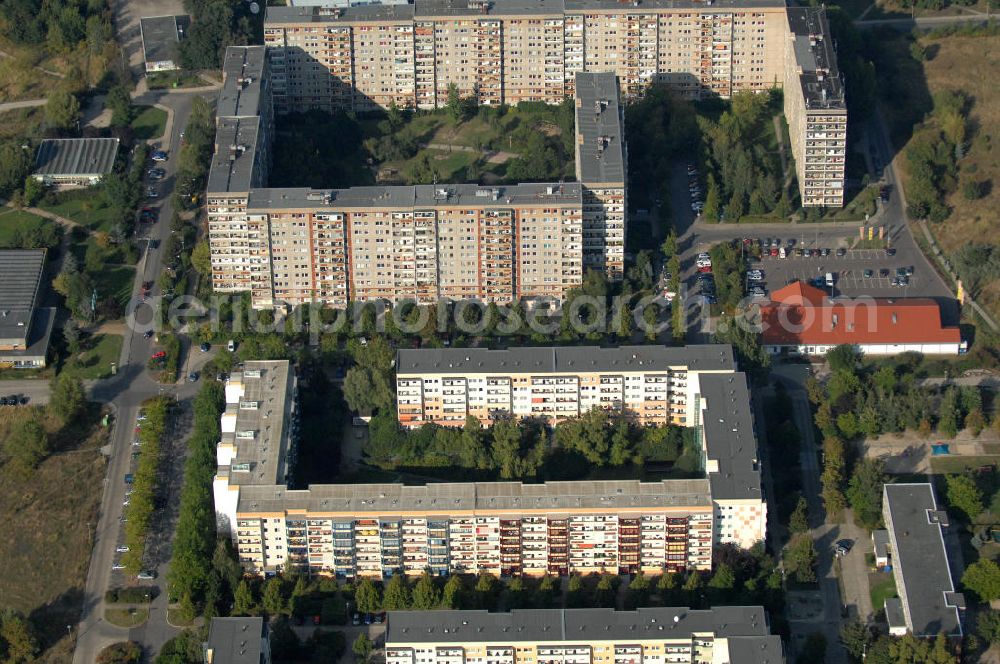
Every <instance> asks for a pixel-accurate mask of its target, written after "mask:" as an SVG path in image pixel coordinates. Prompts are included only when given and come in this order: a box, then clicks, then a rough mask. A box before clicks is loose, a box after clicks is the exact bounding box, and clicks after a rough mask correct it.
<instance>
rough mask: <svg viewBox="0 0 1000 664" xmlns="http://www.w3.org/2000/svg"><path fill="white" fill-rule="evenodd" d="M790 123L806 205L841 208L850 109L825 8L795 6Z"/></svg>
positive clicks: (791, 13)
mask: <svg viewBox="0 0 1000 664" xmlns="http://www.w3.org/2000/svg"><path fill="white" fill-rule="evenodd" d="M788 25H789V34H788V38H787V39H786V45H785V49H786V55H785V68H786V71H785V81H786V84H785V95H784V102H785V118H786V119H787V120H788V135H789V138H790V139H791V142H792V155H794V157H795V168H796V175H797V176H798V179H799V193H800V195H801V197H802V205H804V206H811V207H841V206H843V204H844V168H845V165H846V163H847V104H846V103H845V100H844V83H843V81H842V80H841V79H840V74H839V73H838V70H837V53H836V50H835V49H834V44H833V41H832V39H831V37H830V29H829V25H828V24H827V20H826V12H825V11H824V10H823V9H822V8H821V7H789V8H788Z"/></svg>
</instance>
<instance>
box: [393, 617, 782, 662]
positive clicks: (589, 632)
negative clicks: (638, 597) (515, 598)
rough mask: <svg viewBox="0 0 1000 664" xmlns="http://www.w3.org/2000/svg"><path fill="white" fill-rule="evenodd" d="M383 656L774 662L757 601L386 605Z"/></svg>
mask: <svg viewBox="0 0 1000 664" xmlns="http://www.w3.org/2000/svg"><path fill="white" fill-rule="evenodd" d="M385 661H386V664H456V663H457V662H489V663H490V664H517V663H519V662H539V663H543V662H560V663H562V664H591V663H592V662H604V663H607V664H611V663H612V662H613V663H615V664H641V663H642V662H670V663H672V664H701V663H703V662H712V663H713V664H765V663H767V664H781V663H782V662H784V661H785V657H784V651H783V648H782V645H781V638H780V637H778V636H775V635H772V634H771V633H770V628H769V625H768V620H767V614H766V612H765V611H764V609H763V608H762V607H759V606H720V607H715V608H712V609H707V610H696V609H688V608H674V607H656V608H640V609H636V610H634V611H615V610H613V609H522V610H514V611H511V612H509V613H488V612H486V611H390V612H389V614H388V618H387V620H386V632H385Z"/></svg>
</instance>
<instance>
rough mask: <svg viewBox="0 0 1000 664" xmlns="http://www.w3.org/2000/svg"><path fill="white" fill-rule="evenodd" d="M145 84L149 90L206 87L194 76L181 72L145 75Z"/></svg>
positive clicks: (203, 82) (204, 83)
mask: <svg viewBox="0 0 1000 664" xmlns="http://www.w3.org/2000/svg"><path fill="white" fill-rule="evenodd" d="M146 83H147V84H148V86H149V89H150V90H162V89H164V88H197V87H200V86H203V85H208V83H206V82H205V81H203V80H202V79H201V78H200V77H198V76H196V75H195V74H191V73H188V72H182V71H165V72H156V73H153V74H146Z"/></svg>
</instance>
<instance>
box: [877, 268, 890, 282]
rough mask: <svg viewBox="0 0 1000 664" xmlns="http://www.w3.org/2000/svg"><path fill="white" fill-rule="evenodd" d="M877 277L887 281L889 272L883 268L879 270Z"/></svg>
mask: <svg viewBox="0 0 1000 664" xmlns="http://www.w3.org/2000/svg"><path fill="white" fill-rule="evenodd" d="M878 276H880V277H882V278H883V279H888V278H889V270H887V269H885V268H882V269H881V270H879V271H878Z"/></svg>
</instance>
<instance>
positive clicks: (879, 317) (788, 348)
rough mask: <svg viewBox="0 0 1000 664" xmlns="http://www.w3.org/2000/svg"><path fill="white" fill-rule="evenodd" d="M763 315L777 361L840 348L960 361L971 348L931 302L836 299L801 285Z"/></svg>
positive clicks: (774, 297) (779, 296)
mask: <svg viewBox="0 0 1000 664" xmlns="http://www.w3.org/2000/svg"><path fill="white" fill-rule="evenodd" d="M760 315H761V326H762V336H763V344H764V347H765V348H766V349H767V351H768V352H770V353H772V354H774V355H777V354H780V353H790V354H801V355H822V354H824V353H826V352H827V351H828V350H830V349H831V348H834V347H836V346H839V345H841V344H850V345H852V346H854V348H855V349H857V350H858V351H860V352H862V353H864V354H866V355H895V354H897V353H905V352H908V351H915V352H918V353H924V354H927V355H957V354H959V353H963V352H965V350H966V348H967V344H966V342H963V341H962V335H961V333H960V332H959V329H958V328H957V327H945V326H944V325H942V323H941V309H940V307H938V305H937V303H936V302H935V301H934V300H931V299H928V298H872V297H853V298H847V297H839V298H832V297H830V296H829V295H828V294H827V292H826V291H824V290H822V289H820V288H815V287H813V286H809V285H807V284H804V283H802V282H801V281H796V282H794V283H792V284H789V285H788V286H785V287H784V288H781V289H779V290H777V291H775V292H774V293H772V294H771V300H770V302H768V303H767V304H765V305H763V306H762V307H761V309H760Z"/></svg>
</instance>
